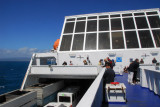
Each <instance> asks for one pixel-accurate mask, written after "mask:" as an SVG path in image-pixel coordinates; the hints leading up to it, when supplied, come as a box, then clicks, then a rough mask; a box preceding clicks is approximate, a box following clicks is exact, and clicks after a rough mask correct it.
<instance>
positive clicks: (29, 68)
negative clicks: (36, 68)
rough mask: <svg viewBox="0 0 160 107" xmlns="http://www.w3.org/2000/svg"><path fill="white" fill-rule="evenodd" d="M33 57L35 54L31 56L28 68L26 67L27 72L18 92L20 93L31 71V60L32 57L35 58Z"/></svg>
mask: <svg viewBox="0 0 160 107" xmlns="http://www.w3.org/2000/svg"><path fill="white" fill-rule="evenodd" d="M35 56H36V54H35V53H34V54H33V55H32V58H31V60H30V63H29V66H28V69H27V72H26V74H25V77H24V79H23V82H22V85H21V88H20V91H22V90H23V88H24V84H25V82H26V80H27V77H28V74H29V72H30V70H31V65H32V62H33V59H34V57H35Z"/></svg>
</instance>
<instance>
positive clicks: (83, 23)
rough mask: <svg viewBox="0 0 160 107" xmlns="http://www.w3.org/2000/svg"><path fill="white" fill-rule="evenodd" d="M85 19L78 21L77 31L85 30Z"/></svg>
mask: <svg viewBox="0 0 160 107" xmlns="http://www.w3.org/2000/svg"><path fill="white" fill-rule="evenodd" d="M85 23H86V22H85V21H82V22H77V23H76V29H75V32H76V33H77V32H84V31H85Z"/></svg>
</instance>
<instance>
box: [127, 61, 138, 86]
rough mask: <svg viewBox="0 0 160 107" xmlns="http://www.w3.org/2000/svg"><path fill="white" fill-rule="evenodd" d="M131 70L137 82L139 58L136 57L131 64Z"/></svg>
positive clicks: (134, 80)
mask: <svg viewBox="0 0 160 107" xmlns="http://www.w3.org/2000/svg"><path fill="white" fill-rule="evenodd" d="M129 68H130V71H131V72H133V73H134V74H133V83H134V84H135V83H136V82H137V72H138V68H139V59H136V60H135V61H134V62H133V63H132V64H131V65H130V67H129Z"/></svg>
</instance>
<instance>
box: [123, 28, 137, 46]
mask: <svg viewBox="0 0 160 107" xmlns="http://www.w3.org/2000/svg"><path fill="white" fill-rule="evenodd" d="M125 37H126V45H127V48H139V45H138V39H137V34H136V31H127V32H125Z"/></svg>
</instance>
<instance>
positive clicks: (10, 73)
mask: <svg viewBox="0 0 160 107" xmlns="http://www.w3.org/2000/svg"><path fill="white" fill-rule="evenodd" d="M28 65H29V61H0V94H3V93H6V92H9V91H12V90H15V89H19V88H20V86H21V84H22V81H23V78H24V75H25V73H26V71H27V68H28Z"/></svg>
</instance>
